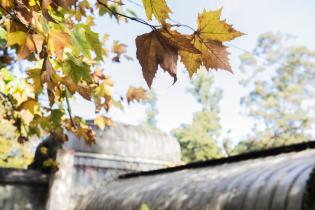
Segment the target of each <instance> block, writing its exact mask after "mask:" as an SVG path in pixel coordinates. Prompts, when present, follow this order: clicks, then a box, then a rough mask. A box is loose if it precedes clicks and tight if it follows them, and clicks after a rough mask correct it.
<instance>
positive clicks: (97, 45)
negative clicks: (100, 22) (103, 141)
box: [85, 27, 103, 60]
mask: <svg viewBox="0 0 315 210" xmlns="http://www.w3.org/2000/svg"><path fill="white" fill-rule="evenodd" d="M85 35H86V39H87V40H88V42H89V44H90V46H91V48H92V50H93V51H94V52H95V55H96V58H95V59H96V60H102V59H103V50H102V43H101V42H100V40H99V35H98V33H95V32H93V31H91V29H90V28H88V27H85Z"/></svg>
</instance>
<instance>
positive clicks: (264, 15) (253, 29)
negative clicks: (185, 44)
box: [72, 0, 315, 141]
mask: <svg viewBox="0 0 315 210" xmlns="http://www.w3.org/2000/svg"><path fill="white" fill-rule="evenodd" d="M124 2H126V4H127V5H128V6H130V7H132V8H133V10H135V11H136V12H137V14H138V16H139V17H141V18H143V19H145V14H144V11H143V8H141V7H140V6H139V4H141V2H142V1H141V0H125V1H124ZM167 3H168V5H169V7H170V8H171V9H172V11H173V14H172V16H171V18H172V20H175V21H178V22H180V23H183V24H186V25H189V26H192V27H194V28H196V19H197V15H198V12H201V11H202V10H203V9H207V10H215V9H219V8H221V7H223V13H222V19H226V20H227V22H228V23H229V24H232V25H233V26H234V28H236V29H237V30H239V31H241V32H243V33H245V34H246V35H245V36H242V37H240V38H237V39H236V40H233V41H231V42H228V43H226V45H227V46H229V50H228V51H229V52H230V56H229V58H230V62H231V65H232V69H233V72H234V74H231V73H228V72H226V71H210V72H209V74H212V75H214V77H215V85H216V86H217V87H220V88H221V89H223V91H224V95H223V99H222V101H221V104H220V107H221V114H220V116H221V124H222V128H223V133H225V134H226V135H228V137H230V138H232V139H233V140H235V141H238V140H240V139H242V138H244V137H245V135H246V134H247V133H248V132H249V131H250V128H251V124H252V121H251V120H249V119H247V118H246V117H245V116H243V115H242V114H241V111H242V109H241V107H240V104H239V100H240V97H241V96H242V95H244V94H245V93H246V90H244V89H243V88H242V87H241V86H240V85H239V84H238V82H239V80H240V78H241V75H240V73H239V71H238V66H239V55H240V54H242V53H243V52H244V51H251V50H252V49H253V48H254V46H255V44H256V41H257V38H258V37H259V35H260V34H262V33H266V32H276V33H277V32H281V33H288V34H292V35H294V36H295V37H296V40H295V42H296V43H298V44H303V45H306V46H308V47H309V48H310V49H313V50H315V13H314V11H315V1H314V0H167ZM95 30H96V31H97V32H100V33H109V34H110V39H111V40H121V41H122V42H123V43H125V44H127V45H128V55H129V56H131V57H133V58H134V59H133V61H127V60H125V59H122V62H121V63H120V64H116V63H112V62H107V63H106V64H105V65H104V72H105V73H107V74H109V75H110V76H111V78H112V79H113V81H114V82H115V88H114V90H113V94H114V95H117V96H118V95H121V94H125V93H126V91H127V89H128V87H129V86H135V87H139V86H142V87H147V85H146V83H145V81H144V79H143V76H142V72H141V67H140V65H139V63H138V61H137V59H136V56H135V55H136V53H135V52H136V48H135V43H134V39H135V38H136V36H137V35H141V34H143V33H146V32H149V31H150V28H149V27H147V26H144V25H141V24H139V23H136V22H129V23H127V24H124V23H122V24H116V21H115V20H113V19H112V20H111V19H108V18H105V17H101V18H98V19H97V21H96V27H95ZM189 85H190V80H189V77H188V74H187V73H185V68H184V66H183V65H182V64H181V63H178V81H177V82H176V83H175V84H174V85H173V86H172V78H171V77H170V76H169V75H168V74H167V73H165V72H163V71H162V70H161V69H160V70H159V71H158V73H157V75H156V77H155V79H154V81H153V86H152V87H153V89H154V90H155V91H156V92H157V95H158V103H157V107H158V110H159V114H158V115H157V121H158V128H160V129H161V130H163V131H165V132H169V131H170V130H172V129H173V128H176V127H179V126H180V125H181V124H183V123H190V122H191V120H192V116H193V113H194V112H196V111H199V110H200V106H199V105H198V104H197V103H196V101H195V99H194V98H193V97H192V96H191V95H190V94H189V93H187V91H186V90H187V87H189ZM72 105H73V106H72V107H73V112H74V113H75V114H77V115H80V116H82V117H84V118H87V119H90V118H92V117H93V116H94V115H95V113H94V107H93V105H92V104H91V103H89V102H86V101H83V100H81V99H76V100H74V101H73V102H72ZM110 116H111V117H112V118H113V120H116V121H120V122H125V123H130V124H139V123H141V122H142V121H143V120H144V118H145V112H144V107H143V106H142V105H140V104H131V105H130V106H128V107H127V108H125V110H124V111H120V110H117V109H113V110H112V111H111V112H110ZM228 130H231V132H230V133H229V134H228V133H227V131H228Z"/></svg>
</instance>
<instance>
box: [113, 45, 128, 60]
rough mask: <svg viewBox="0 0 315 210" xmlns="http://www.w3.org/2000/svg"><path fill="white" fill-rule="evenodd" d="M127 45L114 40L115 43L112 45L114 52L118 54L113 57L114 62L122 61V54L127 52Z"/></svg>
mask: <svg viewBox="0 0 315 210" xmlns="http://www.w3.org/2000/svg"><path fill="white" fill-rule="evenodd" d="M126 49H127V45H125V44H122V43H119V41H117V40H116V41H114V45H113V47H112V52H113V53H115V54H116V56H115V57H113V58H112V60H113V61H114V62H117V63H119V62H120V56H121V55H122V54H124V53H126V52H127V50H126Z"/></svg>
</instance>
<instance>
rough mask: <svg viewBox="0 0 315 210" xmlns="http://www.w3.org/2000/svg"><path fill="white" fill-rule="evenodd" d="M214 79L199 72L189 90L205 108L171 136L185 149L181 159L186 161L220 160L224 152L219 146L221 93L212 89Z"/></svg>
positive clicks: (201, 71)
mask: <svg viewBox="0 0 315 210" xmlns="http://www.w3.org/2000/svg"><path fill="white" fill-rule="evenodd" d="M213 83H214V81H213V77H212V76H211V75H209V74H207V72H206V71H204V70H199V71H198V73H197V75H196V77H195V78H194V79H193V81H192V87H191V88H189V89H188V91H189V92H190V93H191V94H192V95H193V96H194V97H195V98H196V100H197V101H198V102H199V103H200V105H201V107H202V109H201V111H199V112H196V113H195V114H194V116H193V120H192V122H191V124H184V125H181V127H180V128H177V129H174V130H173V131H172V133H173V134H174V136H175V137H176V138H177V139H178V141H179V143H180V145H181V149H182V159H183V160H184V161H186V162H191V161H198V160H206V159H211V158H218V157H221V156H222V152H221V150H220V148H219V147H218V144H217V139H218V137H219V134H220V133H219V131H220V129H221V125H220V123H219V122H220V117H219V113H220V109H219V102H220V100H221V98H222V90H221V89H217V88H214V87H213Z"/></svg>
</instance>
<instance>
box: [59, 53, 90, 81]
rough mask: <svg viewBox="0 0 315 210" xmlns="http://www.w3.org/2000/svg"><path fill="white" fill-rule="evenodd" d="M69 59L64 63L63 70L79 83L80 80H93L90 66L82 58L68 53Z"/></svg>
mask: <svg viewBox="0 0 315 210" xmlns="http://www.w3.org/2000/svg"><path fill="white" fill-rule="evenodd" d="M67 57H68V58H67V59H66V60H65V61H64V62H63V64H62V69H63V72H64V73H65V74H66V75H67V76H69V77H70V78H71V79H72V81H73V82H74V83H75V84H78V82H79V81H80V80H85V81H87V82H91V81H92V77H91V75H90V67H89V65H87V64H86V63H84V62H82V61H81V60H79V59H77V58H75V57H73V56H72V55H71V54H70V53H67Z"/></svg>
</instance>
